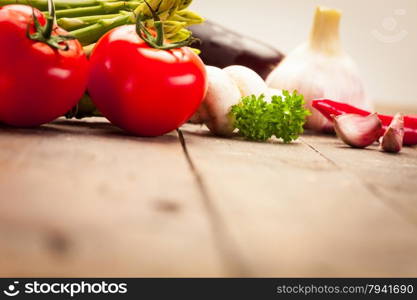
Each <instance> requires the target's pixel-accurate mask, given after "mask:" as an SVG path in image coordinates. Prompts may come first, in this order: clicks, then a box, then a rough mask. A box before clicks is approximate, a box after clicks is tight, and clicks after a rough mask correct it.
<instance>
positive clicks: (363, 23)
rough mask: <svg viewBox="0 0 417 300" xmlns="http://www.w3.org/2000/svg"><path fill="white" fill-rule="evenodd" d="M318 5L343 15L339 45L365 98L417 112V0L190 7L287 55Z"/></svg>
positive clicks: (236, 1)
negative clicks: (358, 74)
mask: <svg viewBox="0 0 417 300" xmlns="http://www.w3.org/2000/svg"><path fill="white" fill-rule="evenodd" d="M317 5H325V6H328V7H332V8H338V9H340V10H342V11H343V17H342V26H341V38H342V42H343V45H344V48H345V50H346V51H347V52H348V53H349V54H350V55H351V56H352V57H353V58H354V60H355V61H356V63H357V64H358V66H359V69H360V70H361V74H362V77H363V79H364V81H365V85H366V88H367V92H368V93H369V95H370V96H371V97H372V98H373V99H374V100H375V101H376V102H378V103H380V104H383V105H390V106H394V105H396V106H404V107H406V108H410V109H413V110H417V93H416V92H415V91H414V89H415V88H417V32H416V31H417V0H362V1H360V0H253V1H251V0H244V1H243V0H194V2H193V5H192V9H194V10H196V11H197V12H199V13H200V14H201V15H203V16H204V17H206V18H207V19H211V20H213V21H216V22H219V23H221V24H223V25H225V26H227V27H229V28H231V29H234V30H235V31H238V32H241V33H245V34H247V35H250V36H253V37H257V38H258V39H261V40H264V41H267V42H269V43H270V44H271V45H273V46H275V47H276V48H277V49H279V50H281V51H283V52H284V53H288V52H289V51H291V50H292V49H293V48H295V47H296V46H298V45H299V44H300V43H301V42H303V41H305V40H306V39H307V37H308V34H309V32H310V26H311V24H312V18H313V14H314V10H315V7H316V6H317Z"/></svg>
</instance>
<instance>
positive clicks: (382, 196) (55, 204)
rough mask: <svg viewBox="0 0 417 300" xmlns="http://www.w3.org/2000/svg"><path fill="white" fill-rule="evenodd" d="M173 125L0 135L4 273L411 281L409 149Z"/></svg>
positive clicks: (415, 269)
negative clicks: (238, 135)
mask: <svg viewBox="0 0 417 300" xmlns="http://www.w3.org/2000/svg"><path fill="white" fill-rule="evenodd" d="M181 130H182V134H183V138H184V140H182V139H181V135H178V134H177V133H176V132H173V133H171V134H168V135H166V136H163V137H160V138H138V137H132V136H128V135H125V134H124V133H123V132H121V131H120V130H119V129H117V128H115V127H113V126H112V125H110V124H109V123H107V122H106V121H104V120H103V119H89V120H85V121H68V120H64V119H60V120H58V121H56V122H54V123H53V124H49V125H45V126H42V127H41V128H38V129H11V128H7V127H1V128H0V276H163V277H167V276H168V277H169V276H181V277H183V276H391V277H392V276H417V149H416V148H406V149H404V151H403V152H402V153H401V154H400V155H390V154H386V153H382V152H379V151H378V149H377V147H373V148H369V149H367V150H355V149H352V148H349V147H346V146H344V145H343V144H342V143H341V142H340V141H338V140H337V139H336V138H334V137H332V136H318V135H313V134H309V133H307V134H305V135H304V136H303V137H302V138H301V139H300V140H298V141H297V142H296V143H293V144H290V145H283V144H281V143H279V142H278V141H273V142H270V143H252V142H246V141H242V140H240V139H221V138H216V137H213V136H211V135H210V134H209V133H208V132H207V130H206V129H205V128H203V127H200V126H195V125H185V126H183V127H182V129H181ZM182 142H183V143H182Z"/></svg>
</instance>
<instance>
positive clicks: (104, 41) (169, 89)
mask: <svg viewBox="0 0 417 300" xmlns="http://www.w3.org/2000/svg"><path fill="white" fill-rule="evenodd" d="M90 65H91V73H90V81H89V85H88V91H89V93H90V96H91V98H92V100H93V102H94V104H95V105H96V106H97V108H98V109H99V110H100V112H101V113H102V114H103V115H104V116H105V117H106V118H107V119H109V120H110V122H112V123H113V124H114V125H116V126H118V127H120V128H122V129H124V130H126V131H128V132H130V133H133V134H135V135H139V136H159V135H163V134H165V133H168V132H170V131H172V130H175V129H177V128H178V127H180V126H181V125H182V124H184V123H185V122H186V121H188V120H189V119H190V117H191V116H192V115H193V114H194V113H195V111H196V110H197V109H198V107H199V106H200V104H201V102H202V100H203V98H204V95H205V92H206V89H207V76H206V71H205V66H204V64H203V62H202V61H201V59H200V58H199V57H198V55H196V54H195V53H194V52H193V51H192V50H191V49H189V48H186V47H185V48H180V49H174V50H168V51H165V50H158V49H154V48H151V47H150V46H148V45H147V44H146V43H145V42H144V41H143V40H142V39H141V38H140V37H139V36H138V35H137V34H136V31H135V26H133V25H125V26H122V27H119V28H116V29H113V30H112V31H110V32H109V33H107V34H106V35H105V36H103V37H102V38H101V40H100V41H99V42H98V44H97V45H96V47H95V49H94V50H93V53H92V55H91V57H90Z"/></svg>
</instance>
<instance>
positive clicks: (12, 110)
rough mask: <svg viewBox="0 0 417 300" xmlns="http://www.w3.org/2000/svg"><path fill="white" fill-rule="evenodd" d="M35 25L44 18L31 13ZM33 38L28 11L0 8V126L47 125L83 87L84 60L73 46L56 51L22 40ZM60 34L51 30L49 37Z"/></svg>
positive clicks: (79, 49)
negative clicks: (29, 31) (36, 20)
mask: <svg viewBox="0 0 417 300" xmlns="http://www.w3.org/2000/svg"><path fill="white" fill-rule="evenodd" d="M35 14H36V16H38V19H39V22H40V24H41V25H45V23H46V21H45V17H44V16H43V15H42V13H41V12H39V11H38V10H35ZM28 24H30V25H31V32H32V33H33V32H34V26H33V17H32V8H31V7H29V6H25V5H6V6H3V7H1V8H0V45H1V46H0V122H3V123H6V124H9V125H13V126H22V127H26V126H28V127H30V126H37V125H40V124H43V123H47V122H50V121H52V120H54V119H56V118H57V117H59V116H62V115H63V114H65V113H66V112H67V111H68V110H70V109H71V108H72V107H73V106H74V105H75V104H76V103H77V101H78V100H79V99H80V98H81V96H82V95H83V93H84V91H85V89H86V87H87V82H88V60H87V58H86V56H85V54H84V52H83V49H82V46H81V45H80V43H79V42H78V41H76V40H71V41H67V42H66V43H67V45H68V50H57V49H54V48H52V47H50V46H48V45H47V44H45V43H42V42H38V41H33V40H31V39H29V38H28V37H27V36H26V31H27V27H28ZM58 34H60V35H64V34H66V32H65V31H64V30H63V29H61V28H59V27H56V28H55V29H54V32H53V33H52V35H58Z"/></svg>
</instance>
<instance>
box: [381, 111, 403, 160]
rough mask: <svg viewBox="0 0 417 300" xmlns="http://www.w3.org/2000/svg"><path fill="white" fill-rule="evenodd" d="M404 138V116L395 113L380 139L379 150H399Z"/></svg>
mask: <svg viewBox="0 0 417 300" xmlns="http://www.w3.org/2000/svg"><path fill="white" fill-rule="evenodd" d="M403 140H404V116H403V115H402V114H396V115H395V116H394V118H393V119H392V122H391V124H390V125H389V126H388V128H387V130H386V131H385V133H384V135H383V136H382V137H381V140H380V143H381V145H380V147H381V150H383V151H385V152H390V153H398V152H400V151H401V149H402V146H403Z"/></svg>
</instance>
